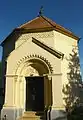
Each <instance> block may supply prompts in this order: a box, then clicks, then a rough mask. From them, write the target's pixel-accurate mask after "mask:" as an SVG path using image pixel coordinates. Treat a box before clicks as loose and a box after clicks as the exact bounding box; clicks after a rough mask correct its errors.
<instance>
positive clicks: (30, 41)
mask: <svg viewBox="0 0 83 120" xmlns="http://www.w3.org/2000/svg"><path fill="white" fill-rule="evenodd" d="M78 40H79V38H78V37H77V36H76V35H74V34H73V33H72V32H70V31H69V30H67V29H65V28H63V27H62V26H60V25H58V24H56V23H55V22H53V21H52V20H50V19H49V18H47V17H45V16H41V15H40V16H38V17H36V18H35V19H33V20H31V21H29V22H27V23H25V24H23V25H21V26H19V27H18V28H16V29H14V30H13V32H12V33H11V34H10V35H9V36H8V37H7V38H6V39H5V40H4V41H3V42H2V44H1V45H2V47H3V56H2V64H3V70H2V79H3V81H4V82H3V84H4V85H3V86H4V88H5V102H4V105H3V109H2V112H1V116H2V117H3V116H4V115H5V114H6V115H7V119H8V120H17V119H22V120H25V118H26V116H27V120H28V119H29V120H32V118H31V116H32V115H33V116H34V117H35V118H36V119H37V120H39V119H40V116H41V115H40V116H37V115H34V114H36V113H37V112H38V113H39V114H40V112H44V111H45V110H46V109H47V111H48V113H50V116H51V119H52V120H54V119H57V118H58V117H60V116H61V117H62V118H64V120H65V119H66V113H65V107H64V104H65V103H64V100H63V97H64V94H63V92H62V89H63V85H64V84H66V83H67V82H68V78H67V73H68V61H67V59H66V58H67V57H69V54H70V53H71V52H72V49H73V48H76V49H77V50H78ZM61 111H64V112H61ZM63 113H64V114H63ZM28 117H29V118H28ZM48 117H49V115H47V119H49V118H48ZM36 119H35V120H36ZM33 120H34V119H33Z"/></svg>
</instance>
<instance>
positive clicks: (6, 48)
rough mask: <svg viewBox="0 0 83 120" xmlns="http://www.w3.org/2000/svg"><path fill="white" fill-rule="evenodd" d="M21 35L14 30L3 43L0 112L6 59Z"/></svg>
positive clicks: (3, 94)
mask: <svg viewBox="0 0 83 120" xmlns="http://www.w3.org/2000/svg"><path fill="white" fill-rule="evenodd" d="M20 35H21V33H20V32H19V31H16V30H14V31H13V32H12V33H11V34H10V35H9V36H8V37H7V38H6V39H5V40H4V41H3V42H2V44H1V45H2V47H3V51H2V52H3V53H2V62H1V80H0V110H1V109H2V106H3V104H4V99H5V85H6V76H5V75H6V69H7V62H6V60H7V57H8V56H9V55H10V53H11V52H12V51H13V50H14V49H15V41H16V40H17V39H18V37H20Z"/></svg>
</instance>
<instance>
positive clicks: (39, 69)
mask: <svg viewBox="0 0 83 120" xmlns="http://www.w3.org/2000/svg"><path fill="white" fill-rule="evenodd" d="M51 72H52V71H51V68H50V65H49V63H47V61H46V59H44V58H43V59H42V58H41V57H40V58H39V57H37V56H36V57H35V56H30V57H29V58H28V59H25V60H24V61H21V63H20V64H19V67H18V69H17V72H16V73H17V74H18V75H19V76H21V77H22V76H23V77H24V78H25V80H24V79H23V81H25V83H24V84H25V88H26V89H25V90H24V92H25V99H24V100H25V102H24V103H25V104H26V105H25V110H26V111H43V110H44V107H45V106H46V105H48V104H49V101H50V100H49V99H50V98H51V97H52V95H51V96H50V97H49V93H50V94H52V92H50V91H49V79H48V77H47V75H48V74H51ZM19 78H20V77H19ZM18 81H19V80H18ZM21 81H22V80H21ZM20 85H22V84H20ZM50 85H51V84H50ZM50 89H51V87H50ZM21 94H22V93H21V91H20V97H21Z"/></svg>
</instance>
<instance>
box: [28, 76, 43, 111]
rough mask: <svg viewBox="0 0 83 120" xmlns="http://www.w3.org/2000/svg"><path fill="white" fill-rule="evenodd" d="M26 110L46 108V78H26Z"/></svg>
mask: <svg viewBox="0 0 83 120" xmlns="http://www.w3.org/2000/svg"><path fill="white" fill-rule="evenodd" d="M26 110H30V111H43V110H44V78H43V77H27V78H26Z"/></svg>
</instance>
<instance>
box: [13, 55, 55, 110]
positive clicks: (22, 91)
mask: <svg viewBox="0 0 83 120" xmlns="http://www.w3.org/2000/svg"><path fill="white" fill-rule="evenodd" d="M52 72H53V70H52V67H51V64H50V63H49V62H48V60H47V59H45V58H44V57H42V56H39V55H30V56H26V57H24V58H22V59H21V60H20V61H19V62H18V64H17V67H16V70H15V75H17V76H18V77H17V80H16V87H15V88H16V89H15V96H16V97H15V104H16V106H18V107H21V108H25V101H26V80H25V77H28V76H29V77H30V76H31V77H32V76H43V77H44V104H45V106H48V105H50V104H52V103H51V102H52V101H51V99H52V90H51V89H52V87H51V86H52V83H51V82H49V78H48V74H51V73H52ZM49 83H50V84H49ZM49 93H50V94H49Z"/></svg>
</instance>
